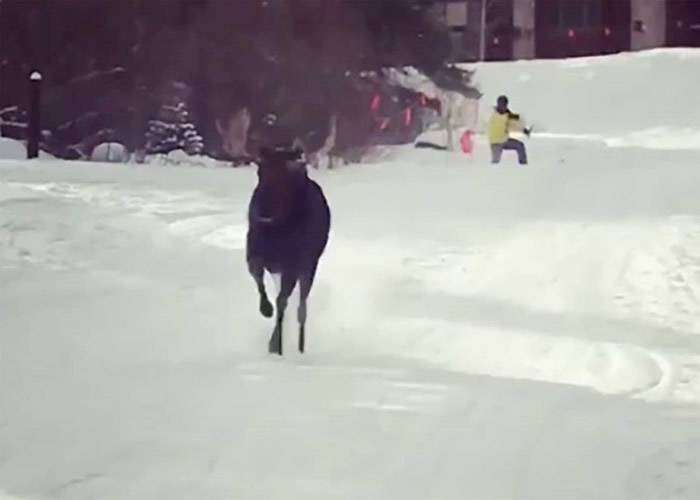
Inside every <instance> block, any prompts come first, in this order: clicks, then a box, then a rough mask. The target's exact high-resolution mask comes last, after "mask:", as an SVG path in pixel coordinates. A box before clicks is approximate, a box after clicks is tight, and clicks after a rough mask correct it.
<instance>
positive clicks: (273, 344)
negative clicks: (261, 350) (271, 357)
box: [267, 337, 282, 356]
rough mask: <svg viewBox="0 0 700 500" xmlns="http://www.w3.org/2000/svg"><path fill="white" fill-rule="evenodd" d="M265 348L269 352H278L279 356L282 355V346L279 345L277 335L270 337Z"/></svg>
mask: <svg viewBox="0 0 700 500" xmlns="http://www.w3.org/2000/svg"><path fill="white" fill-rule="evenodd" d="M267 350H268V352H269V353H270V354H279V355H280V356H281V355H282V352H281V351H282V346H281V345H280V340H279V337H276V338H275V337H273V338H271V339H270V342H269V344H268V345H267Z"/></svg>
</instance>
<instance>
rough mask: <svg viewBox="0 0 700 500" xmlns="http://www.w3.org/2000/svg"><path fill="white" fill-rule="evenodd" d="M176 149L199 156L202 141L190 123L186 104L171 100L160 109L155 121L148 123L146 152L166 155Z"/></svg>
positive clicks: (202, 144) (202, 147) (202, 145)
mask: <svg viewBox="0 0 700 500" xmlns="http://www.w3.org/2000/svg"><path fill="white" fill-rule="evenodd" d="M176 149H182V150H184V151H185V152H186V153H187V154H189V155H196V154H201V153H202V150H203V149H204V140H203V139H202V136H201V135H199V133H198V132H197V128H196V127H195V126H194V124H193V123H192V122H191V121H190V114H189V111H188V110H187V104H186V103H185V102H184V101H181V100H177V99H173V100H172V101H171V102H166V103H164V104H163V105H162V106H161V107H160V110H159V111H158V116H157V118H156V119H153V120H150V121H149V126H148V131H147V132H146V152H147V153H150V154H160V153H164V154H166V153H169V152H170V151H173V150H176Z"/></svg>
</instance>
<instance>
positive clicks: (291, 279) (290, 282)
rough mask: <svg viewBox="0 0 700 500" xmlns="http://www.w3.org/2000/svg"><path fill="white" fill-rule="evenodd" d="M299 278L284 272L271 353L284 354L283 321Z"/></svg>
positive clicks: (278, 297)
mask: <svg viewBox="0 0 700 500" xmlns="http://www.w3.org/2000/svg"><path fill="white" fill-rule="evenodd" d="M296 283H297V279H296V276H294V275H289V274H284V273H282V283H281V285H280V291H279V294H278V295H277V319H276V321H275V329H274V331H273V332H272V336H271V337H270V343H269V345H268V349H269V351H270V352H271V353H277V354H279V355H280V356H281V355H282V323H284V312H285V311H286V309H287V303H288V302H289V297H290V296H291V295H292V292H293V291H294V287H295V286H296Z"/></svg>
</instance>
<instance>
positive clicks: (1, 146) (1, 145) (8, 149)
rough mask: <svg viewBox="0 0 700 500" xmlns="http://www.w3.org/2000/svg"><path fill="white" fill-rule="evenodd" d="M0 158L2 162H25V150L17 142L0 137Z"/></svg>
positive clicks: (22, 145)
mask: <svg viewBox="0 0 700 500" xmlns="http://www.w3.org/2000/svg"><path fill="white" fill-rule="evenodd" d="M0 158H2V159H3V160H25V159H26V158H27V149H26V148H25V147H24V144H22V143H21V142H19V141H16V140H14V139H8V138H6V137H0Z"/></svg>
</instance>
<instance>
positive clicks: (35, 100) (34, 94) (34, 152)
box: [27, 71, 42, 159]
mask: <svg viewBox="0 0 700 500" xmlns="http://www.w3.org/2000/svg"><path fill="white" fill-rule="evenodd" d="M41 79H42V77H41V73H39V72H38V71H34V72H33V73H32V74H31V75H30V76H29V124H28V125H29V126H28V128H27V158H29V159H32V158H37V157H38V156H39V142H40V140H41Z"/></svg>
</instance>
